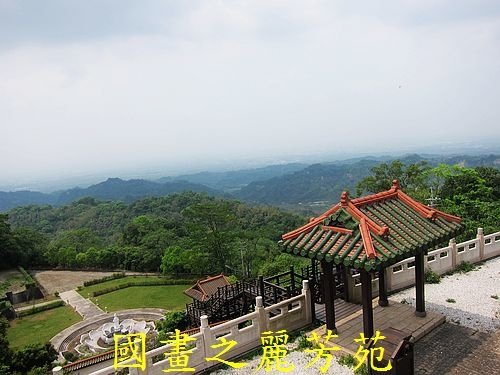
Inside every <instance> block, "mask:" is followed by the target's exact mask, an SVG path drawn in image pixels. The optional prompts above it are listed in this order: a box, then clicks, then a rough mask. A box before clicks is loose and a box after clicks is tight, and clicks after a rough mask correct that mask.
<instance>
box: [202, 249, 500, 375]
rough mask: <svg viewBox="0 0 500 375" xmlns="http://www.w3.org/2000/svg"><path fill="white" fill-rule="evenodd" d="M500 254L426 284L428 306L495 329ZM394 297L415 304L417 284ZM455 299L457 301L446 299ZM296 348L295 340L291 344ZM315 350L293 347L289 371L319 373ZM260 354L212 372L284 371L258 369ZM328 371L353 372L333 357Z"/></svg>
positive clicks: (499, 317) (499, 310)
mask: <svg viewBox="0 0 500 375" xmlns="http://www.w3.org/2000/svg"><path fill="white" fill-rule="evenodd" d="M492 296H498V297H499V298H500V258H497V259H493V260H490V261H488V262H486V263H484V264H483V265H481V266H479V267H478V269H476V270H475V271H470V272H468V273H462V274H460V273H457V274H454V275H450V276H445V277H443V278H442V279H441V282H440V283H439V284H426V285H425V301H426V308H427V309H428V310H434V311H438V312H440V313H442V314H444V315H446V318H447V320H448V321H451V322H454V323H457V324H460V325H463V326H466V327H469V328H472V329H475V330H479V331H484V332H492V331H495V330H497V329H498V328H500V299H495V298H492ZM390 298H391V300H393V301H401V300H403V299H405V300H406V301H408V302H409V303H411V304H412V305H414V304H415V288H409V289H406V290H404V291H402V292H399V293H396V294H394V295H392V296H391V297H390ZM447 299H453V300H455V302H447V301H446V300H447ZM291 348H293V344H292V346H291ZM312 358H313V354H311V353H304V352H302V351H290V352H289V354H288V355H287V357H286V359H287V361H288V363H292V364H294V365H295V368H294V370H293V371H292V372H289V373H290V374H303V375H307V374H320V371H319V367H320V366H321V365H322V364H323V363H324V362H322V361H323V360H320V361H318V362H317V363H316V364H315V365H314V366H313V367H311V368H306V366H307V365H308V364H309V362H310V361H311V360H312ZM260 360H261V356H257V357H255V358H253V359H251V360H247V361H244V362H247V363H248V366H246V367H245V368H243V369H240V370H233V369H225V370H219V371H216V372H213V373H212V374H217V375H228V374H238V375H240V374H241V375H245V374H255V373H258V374H272V375H277V374H282V372H279V371H277V370H275V371H270V372H267V373H266V372H265V371H264V369H261V370H259V371H258V372H256V371H255V370H256V368H257V367H258V366H259V363H260ZM327 373H328V374H335V375H352V374H354V372H353V371H352V370H351V369H349V368H347V367H345V366H341V365H339V364H338V363H337V362H336V361H335V360H333V361H332V363H331V365H330V367H329V370H328V371H327Z"/></svg>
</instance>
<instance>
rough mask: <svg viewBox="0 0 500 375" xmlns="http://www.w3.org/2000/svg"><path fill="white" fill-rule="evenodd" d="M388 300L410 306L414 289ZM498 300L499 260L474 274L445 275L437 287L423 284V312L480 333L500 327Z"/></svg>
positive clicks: (499, 287) (480, 267) (499, 292)
mask: <svg viewBox="0 0 500 375" xmlns="http://www.w3.org/2000/svg"><path fill="white" fill-rule="evenodd" d="M492 296H493V297H495V296H496V297H497V298H493V297H492ZM390 298H391V299H392V300H395V301H401V300H403V299H405V300H406V301H408V302H409V303H411V304H412V305H414V304H415V288H410V289H406V290H404V291H402V292H399V293H397V294H394V295H392V296H391V297H390ZM499 298H500V258H496V259H493V260H490V261H488V262H486V263H484V264H483V265H481V266H478V268H477V269H476V270H474V271H470V272H467V273H456V274H453V275H450V276H445V277H443V278H442V279H441V282H440V283H439V284H426V285H425V303H426V309H429V310H434V311H438V312H440V313H442V314H444V315H446V319H447V321H450V322H453V323H457V324H460V325H463V326H465V327H469V328H472V329H476V330H479V331H483V332H492V331H495V330H497V329H498V328H500V299H499ZM447 299H448V300H449V301H448V302H447V301H446V300H447ZM451 300H454V301H455V302H453V301H451Z"/></svg>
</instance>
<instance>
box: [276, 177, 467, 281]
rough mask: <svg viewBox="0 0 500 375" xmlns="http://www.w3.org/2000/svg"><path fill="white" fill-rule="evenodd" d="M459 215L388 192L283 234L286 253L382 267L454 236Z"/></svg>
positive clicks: (344, 201)
mask: <svg viewBox="0 0 500 375" xmlns="http://www.w3.org/2000/svg"><path fill="white" fill-rule="evenodd" d="M461 230H462V226H461V225H460V218H459V217H456V216H452V215H448V214H445V213H444V212H441V211H438V210H435V209H433V208H430V207H427V206H425V205H423V204H422V203H419V202H417V201H415V200H413V199H412V198H410V197H409V196H408V195H406V194H405V193H403V192H402V191H401V190H400V188H399V184H398V183H397V181H394V184H393V186H392V188H391V189H390V190H388V191H385V192H382V193H378V194H374V195H370V196H367V197H363V198H358V199H354V200H350V199H349V197H348V195H347V193H345V192H344V193H343V194H342V198H341V201H340V203H338V204H336V205H335V206H333V207H332V208H330V209H329V210H328V211H327V212H325V213H324V214H323V215H321V216H319V217H317V218H313V219H311V221H310V222H309V223H308V224H306V225H304V226H303V227H301V228H298V229H296V230H294V231H292V232H290V233H287V234H285V235H283V237H282V238H283V240H282V241H280V244H281V246H282V248H283V250H284V251H285V252H288V253H290V254H295V255H300V256H302V257H308V258H311V259H317V260H325V261H327V262H333V263H335V264H344V265H345V266H348V267H352V268H357V269H361V268H365V269H366V270H368V271H370V270H380V269H382V268H384V267H387V266H390V265H391V264H394V263H397V262H399V261H400V260H402V259H405V258H408V257H410V256H413V255H415V254H416V253H418V252H422V251H426V250H428V249H430V248H432V247H433V246H435V245H439V244H441V243H443V242H444V241H447V240H449V239H450V238H453V237H455V236H456V235H457V234H459V233H460V232H461Z"/></svg>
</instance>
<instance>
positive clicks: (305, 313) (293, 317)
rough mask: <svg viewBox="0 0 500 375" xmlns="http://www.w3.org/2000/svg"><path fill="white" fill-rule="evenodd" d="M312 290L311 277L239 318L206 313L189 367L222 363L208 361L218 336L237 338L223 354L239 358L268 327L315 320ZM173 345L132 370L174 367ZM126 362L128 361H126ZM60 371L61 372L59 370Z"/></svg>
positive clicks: (109, 370) (155, 374) (107, 374)
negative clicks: (212, 320) (216, 319)
mask: <svg viewBox="0 0 500 375" xmlns="http://www.w3.org/2000/svg"><path fill="white" fill-rule="evenodd" d="M311 303H312V301H311V291H310V289H309V283H308V281H307V280H304V281H303V282H302V293H301V294H300V295H298V296H295V297H292V298H290V299H287V300H284V301H282V302H279V303H277V304H274V305H272V306H268V307H264V304H263V301H262V297H260V296H259V297H257V298H256V307H255V311H254V312H252V313H249V314H246V315H243V316H241V317H239V318H237V319H233V320H230V321H227V322H225V323H222V324H219V325H216V326H213V327H210V326H209V324H208V319H207V317H206V316H202V317H201V326H200V332H199V333H196V334H194V335H191V336H189V337H190V338H191V339H193V341H190V342H189V343H190V345H191V346H192V347H191V348H192V352H191V354H189V367H193V368H194V369H195V371H196V372H197V373H198V372H201V371H204V370H206V369H208V368H210V367H213V366H215V365H218V364H220V363H219V362H215V361H207V360H206V358H212V357H215V356H216V355H218V354H219V353H220V352H221V348H212V345H213V344H216V343H218V342H219V341H218V339H219V338H221V337H224V338H225V339H226V340H228V341H230V340H234V341H236V343H237V344H236V345H235V346H234V347H233V348H232V349H231V350H230V351H229V352H228V353H227V355H226V356H221V358H223V359H232V358H237V357H239V356H241V355H243V354H245V353H248V352H249V351H251V350H253V349H255V348H258V347H260V346H261V336H262V334H263V333H264V332H266V331H272V332H277V331H280V330H283V329H285V330H287V332H292V331H295V330H298V329H300V328H303V327H305V326H307V325H309V324H311V323H312V309H311ZM171 349H172V345H163V346H161V347H159V348H156V349H153V350H150V351H148V352H146V368H145V370H144V371H141V370H139V369H135V368H130V369H129V374H132V375H139V374H147V375H160V374H164V371H163V370H165V369H167V368H170V363H169V359H168V358H166V356H165V354H166V353H168V352H170V351H171ZM123 363H124V364H126V363H128V362H123ZM130 363H133V361H130ZM58 371H60V372H58ZM53 373H54V374H62V369H60V370H59V369H57V371H56V369H54V370H53ZM114 373H115V369H114V368H113V366H108V367H106V368H103V369H100V370H97V371H94V372H90V374H93V375H111V374H114ZM169 373H170V374H173V375H175V374H184V373H185V372H180V371H179V372H169Z"/></svg>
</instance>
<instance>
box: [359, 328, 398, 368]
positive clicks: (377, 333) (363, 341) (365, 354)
mask: <svg viewBox="0 0 500 375" xmlns="http://www.w3.org/2000/svg"><path fill="white" fill-rule="evenodd" d="M372 339H373V345H375V344H377V342H378V341H379V340H383V339H385V336H381V335H380V331H375V336H374V337H372ZM368 340H369V339H368V338H366V337H365V335H364V334H363V333H360V335H359V339H354V341H355V342H359V343H360V345H359V347H358V350H357V351H356V354H355V355H354V358H356V360H357V361H358V364H357V365H356V367H354V370H356V369H358V368H359V367H360V366H361V365H362V364H363V363H365V361H366V359H367V358H368V355H370V367H371V368H372V369H373V370H375V371H389V370H390V369H391V368H392V364H391V362H390V361H389V362H388V363H387V365H386V366H385V367H377V365H376V364H375V361H374V359H376V360H377V362H380V361H381V360H382V358H383V357H384V348H373V347H371V348H370V350H368V349H365V348H364V345H366V343H367V342H368ZM376 352H378V353H379V354H378V355H375V353H376Z"/></svg>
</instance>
